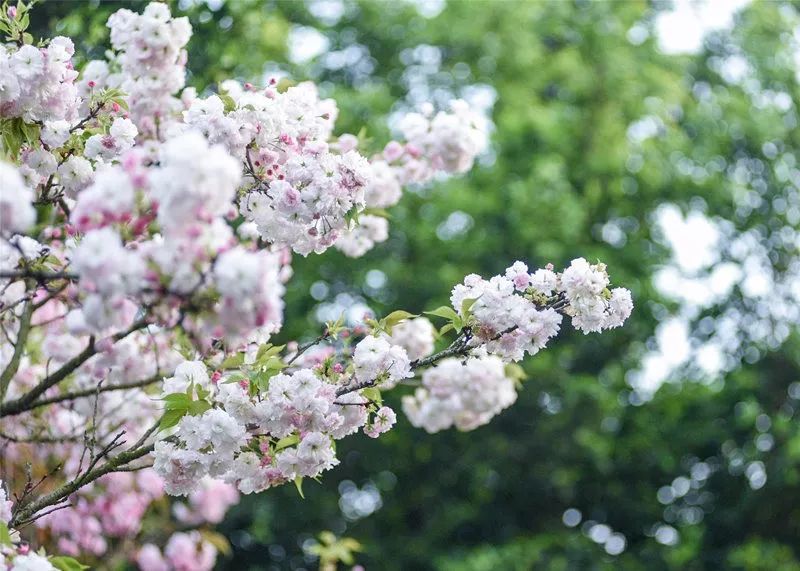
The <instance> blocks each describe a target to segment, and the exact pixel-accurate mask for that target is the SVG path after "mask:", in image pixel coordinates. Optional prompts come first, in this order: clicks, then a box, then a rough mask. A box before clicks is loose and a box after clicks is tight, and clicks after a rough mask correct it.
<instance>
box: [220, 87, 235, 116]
mask: <svg viewBox="0 0 800 571" xmlns="http://www.w3.org/2000/svg"><path fill="white" fill-rule="evenodd" d="M219 98H220V99H222V104H223V105H225V113H230V112H231V111H234V110H236V101H234V100H233V97H231V96H230V95H228V94H227V93H225V92H224V91H222V92H220V93H219Z"/></svg>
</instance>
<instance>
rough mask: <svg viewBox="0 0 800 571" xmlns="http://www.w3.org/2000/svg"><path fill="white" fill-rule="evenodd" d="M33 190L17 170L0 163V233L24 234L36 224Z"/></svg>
mask: <svg viewBox="0 0 800 571" xmlns="http://www.w3.org/2000/svg"><path fill="white" fill-rule="evenodd" d="M33 199H34V195H33V190H32V189H31V188H30V187H29V186H28V185H27V184H25V181H24V180H23V178H22V176H21V175H20V173H19V170H18V169H17V168H16V167H15V166H14V165H11V164H9V163H6V162H3V161H0V233H3V234H11V233H14V232H25V231H26V230H27V229H28V228H30V227H31V226H33V224H34V222H36V209H35V208H34V207H33Z"/></svg>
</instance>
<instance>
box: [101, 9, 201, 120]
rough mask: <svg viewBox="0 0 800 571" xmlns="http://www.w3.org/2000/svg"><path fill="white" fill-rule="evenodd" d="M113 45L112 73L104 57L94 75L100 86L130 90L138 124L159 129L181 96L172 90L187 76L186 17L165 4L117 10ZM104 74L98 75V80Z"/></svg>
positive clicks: (176, 108)
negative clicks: (115, 68) (139, 9)
mask: <svg viewBox="0 0 800 571" xmlns="http://www.w3.org/2000/svg"><path fill="white" fill-rule="evenodd" d="M108 27H109V28H110V30H111V45H112V46H113V47H114V49H115V50H116V51H117V54H116V57H115V58H114V61H113V64H115V65H117V66H118V67H119V69H120V71H119V72H116V73H110V72H109V67H108V66H107V65H104V64H105V62H100V63H97V64H95V65H94V69H93V72H94V74H96V75H95V76H94V77H93V78H92V81H94V82H95V84H96V86H97V87H105V86H112V87H118V88H120V89H122V91H124V92H125V93H126V94H127V96H128V105H129V106H130V111H131V116H132V118H133V119H134V120H135V121H136V123H137V124H138V126H139V128H140V129H142V130H143V131H144V132H145V133H148V134H153V135H155V134H157V133H158V131H159V129H160V128H164V127H165V125H164V124H165V123H168V122H169V121H170V118H171V115H172V114H173V112H176V111H179V110H180V102H179V100H178V99H176V98H175V97H174V96H173V94H174V93H176V92H178V91H179V90H180V89H182V88H183V86H184V84H185V82H186V71H185V65H186V51H185V50H184V49H183V48H184V46H186V44H187V43H188V42H189V38H190V37H191V35H192V27H191V25H190V24H189V20H188V18H185V17H184V18H173V17H172V15H171V14H170V12H169V7H168V6H167V5H166V4H162V3H159V2H153V3H151V4H148V5H147V6H146V7H145V9H144V12H143V13H142V14H136V13H135V12H131V11H130V10H126V9H124V8H123V9H121V10H117V11H116V12H115V13H114V14H112V15H111V17H110V18H109V19H108ZM98 80H100V81H98Z"/></svg>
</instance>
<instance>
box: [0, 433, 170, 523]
mask: <svg viewBox="0 0 800 571" xmlns="http://www.w3.org/2000/svg"><path fill="white" fill-rule="evenodd" d="M154 448H155V446H154V445H153V444H148V445H147V446H142V447H139V448H136V447H134V448H131V449H129V450H126V451H125V452H121V453H119V454H117V455H116V456H114V457H112V458H109V459H108V460H106V461H105V462H104V463H103V464H102V465H101V466H98V467H96V468H92V469H90V470H89V471H87V472H86V473H84V474H83V475H81V476H78V477H77V478H75V479H74V480H73V481H71V482H68V483H66V484H64V485H63V486H61V487H60V488H57V489H55V490H54V491H52V492H50V493H49V494H45V495H44V496H40V497H39V498H37V499H36V500H33V501H31V502H28V503H27V504H25V505H24V506H22V507H21V508H20V509H18V511H17V512H16V513H15V514H14V516H13V517H12V518H11V521H10V522H9V523H10V527H18V526H19V525H22V524H25V523H28V522H30V521H33V520H34V519H36V514H37V512H40V511H41V510H43V509H45V508H47V507H49V506H53V505H56V504H58V503H60V502H61V501H63V500H64V499H66V498H68V497H69V496H70V495H72V494H74V493H75V492H77V491H78V490H79V489H81V488H82V487H83V486H85V485H86V484H89V483H91V482H94V481H95V480H97V479H98V478H101V477H103V476H105V475H106V474H109V473H111V472H116V471H118V469H119V468H122V467H125V466H126V465H127V464H130V463H131V462H133V461H134V460H138V459H139V458H142V457H143V456H146V455H148V454H150V453H151V452H152V451H153V449H154Z"/></svg>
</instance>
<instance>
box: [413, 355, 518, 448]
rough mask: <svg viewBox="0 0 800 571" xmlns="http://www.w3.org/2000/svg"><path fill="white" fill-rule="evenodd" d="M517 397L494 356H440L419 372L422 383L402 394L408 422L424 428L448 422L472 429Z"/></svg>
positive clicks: (430, 429)
mask: <svg viewBox="0 0 800 571" xmlns="http://www.w3.org/2000/svg"><path fill="white" fill-rule="evenodd" d="M516 400H517V391H516V387H515V385H514V380H513V379H511V378H509V377H508V376H506V374H505V368H504V363H503V361H502V360H501V359H500V358H499V357H496V356H493V355H489V356H485V357H474V358H469V359H465V360H462V359H452V358H451V359H444V360H442V361H441V362H439V364H437V365H436V366H434V367H432V368H430V369H428V370H427V371H425V372H424V373H423V374H422V386H421V387H419V388H418V389H416V391H415V392H414V394H413V395H409V396H404V397H403V412H404V413H405V414H406V416H407V417H408V419H409V421H410V422H411V424H413V425H414V426H416V427H420V428H424V429H425V430H426V431H427V432H439V431H440V430H445V429H447V428H450V427H451V426H455V427H456V428H457V429H459V430H473V429H475V428H477V427H478V426H481V425H484V424H486V423H488V422H489V421H490V420H491V419H492V418H493V417H494V416H495V415H497V414H498V413H499V412H501V411H502V410H503V409H506V408H508V407H509V406H511V405H512V404H514V402H515V401H516Z"/></svg>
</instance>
